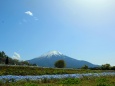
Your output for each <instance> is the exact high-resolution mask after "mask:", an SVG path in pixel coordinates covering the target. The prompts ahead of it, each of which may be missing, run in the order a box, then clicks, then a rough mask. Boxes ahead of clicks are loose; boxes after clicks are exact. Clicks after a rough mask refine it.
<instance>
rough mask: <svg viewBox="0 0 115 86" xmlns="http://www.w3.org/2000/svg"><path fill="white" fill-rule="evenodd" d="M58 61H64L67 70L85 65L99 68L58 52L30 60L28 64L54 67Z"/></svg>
mask: <svg viewBox="0 0 115 86" xmlns="http://www.w3.org/2000/svg"><path fill="white" fill-rule="evenodd" d="M58 60H64V61H65V63H66V68H81V67H82V66H84V65H87V66H88V67H97V66H98V65H94V64H92V63H90V62H87V61H83V60H77V59H74V58H71V57H68V56H66V55H63V54H62V53H60V52H58V51H50V52H47V53H45V54H43V55H41V56H39V57H37V58H34V59H31V60H28V62H29V63H31V64H37V65H38V66H42V67H54V64H55V62H56V61H58Z"/></svg>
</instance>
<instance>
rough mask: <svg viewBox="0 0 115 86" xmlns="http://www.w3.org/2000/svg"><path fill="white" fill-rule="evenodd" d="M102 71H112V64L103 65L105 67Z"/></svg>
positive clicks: (102, 67)
mask: <svg viewBox="0 0 115 86" xmlns="http://www.w3.org/2000/svg"><path fill="white" fill-rule="evenodd" d="M101 69H102V70H110V69H111V65H110V64H103V65H102V66H101Z"/></svg>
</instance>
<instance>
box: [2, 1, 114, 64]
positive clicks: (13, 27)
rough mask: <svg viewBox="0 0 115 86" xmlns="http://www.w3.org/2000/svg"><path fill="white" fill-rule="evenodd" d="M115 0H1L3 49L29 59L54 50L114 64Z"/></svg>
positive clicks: (11, 54)
mask: <svg viewBox="0 0 115 86" xmlns="http://www.w3.org/2000/svg"><path fill="white" fill-rule="evenodd" d="M114 4H115V1H114V0H0V51H5V52H6V54H7V55H9V56H10V57H19V58H20V59H21V60H29V59H32V58H35V57H38V56H40V55H41V54H43V53H46V52H48V51H51V50H57V51H60V52H61V53H63V54H65V55H67V56H70V57H73V58H75V59H78V60H86V61H89V62H91V63H94V64H105V63H110V64H111V65H115V62H114V61H115V34H114V33H115V6H114Z"/></svg>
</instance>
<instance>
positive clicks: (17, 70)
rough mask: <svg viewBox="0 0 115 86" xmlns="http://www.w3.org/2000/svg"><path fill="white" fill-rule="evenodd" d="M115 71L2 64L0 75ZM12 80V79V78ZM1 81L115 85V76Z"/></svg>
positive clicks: (32, 85) (3, 84) (15, 85)
mask: <svg viewBox="0 0 115 86" xmlns="http://www.w3.org/2000/svg"><path fill="white" fill-rule="evenodd" d="M100 72H114V71H113V70H109V71H108V70H89V69H88V70H81V69H57V68H39V67H29V66H0V75H46V74H48V75H53V74H77V73H79V74H80V73H100ZM10 81H11V80H10ZM10 81H9V80H6V79H5V80H3V81H0V86H115V76H100V77H94V76H89V77H86V76H84V77H83V78H65V79H46V78H45V79H41V80H36V81H32V80H20V81H15V80H12V82H10Z"/></svg>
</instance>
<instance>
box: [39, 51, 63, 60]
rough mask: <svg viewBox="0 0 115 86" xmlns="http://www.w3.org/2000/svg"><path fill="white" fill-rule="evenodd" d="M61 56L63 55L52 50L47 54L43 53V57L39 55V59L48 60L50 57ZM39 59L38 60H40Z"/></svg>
mask: <svg viewBox="0 0 115 86" xmlns="http://www.w3.org/2000/svg"><path fill="white" fill-rule="evenodd" d="M61 55H63V54H62V53H60V52H59V51H56V50H54V51H49V52H47V53H45V54H43V55H41V56H40V57H42V58H43V57H48V58H50V57H51V56H61ZM40 57H39V58H40Z"/></svg>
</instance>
